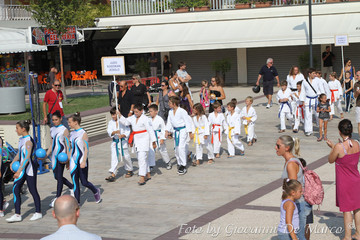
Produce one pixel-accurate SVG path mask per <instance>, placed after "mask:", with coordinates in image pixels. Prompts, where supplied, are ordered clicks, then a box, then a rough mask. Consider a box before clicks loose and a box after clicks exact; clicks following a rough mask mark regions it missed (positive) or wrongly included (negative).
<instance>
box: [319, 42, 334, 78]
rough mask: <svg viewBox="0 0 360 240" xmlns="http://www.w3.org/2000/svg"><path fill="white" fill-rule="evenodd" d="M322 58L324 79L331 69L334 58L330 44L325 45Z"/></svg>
mask: <svg viewBox="0 0 360 240" xmlns="http://www.w3.org/2000/svg"><path fill="white" fill-rule="evenodd" d="M322 60H323V69H324V79H325V80H327V79H326V77H327V76H328V74H329V75H330V74H331V73H332V72H333V71H334V70H333V61H334V60H335V55H334V54H333V53H332V52H331V51H330V46H326V48H325V52H323V53H322Z"/></svg>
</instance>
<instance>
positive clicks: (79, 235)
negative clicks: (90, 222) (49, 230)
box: [41, 195, 101, 240]
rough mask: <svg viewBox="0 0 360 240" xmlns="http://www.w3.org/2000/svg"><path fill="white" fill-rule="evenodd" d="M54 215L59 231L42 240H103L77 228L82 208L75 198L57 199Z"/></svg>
mask: <svg viewBox="0 0 360 240" xmlns="http://www.w3.org/2000/svg"><path fill="white" fill-rule="evenodd" d="M52 215H53V217H54V218H56V219H57V221H58V226H59V229H58V230H57V231H56V232H55V233H53V234H51V235H49V236H47V237H44V238H42V239H41V240H63V239H69V240H71V239H74V240H78V239H87V240H99V239H100V240H101V237H100V236H98V235H95V234H92V233H87V232H85V231H82V230H80V229H79V228H78V227H77V226H76V223H77V220H78V218H79V216H80V208H79V204H78V202H77V200H76V199H75V198H74V197H72V196H70V195H63V196H61V197H59V198H58V199H56V201H55V205H54V210H53V212H52Z"/></svg>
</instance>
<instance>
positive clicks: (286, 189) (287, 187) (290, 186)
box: [281, 178, 301, 200]
mask: <svg viewBox="0 0 360 240" xmlns="http://www.w3.org/2000/svg"><path fill="white" fill-rule="evenodd" d="M299 187H301V183H300V182H299V181H298V180H295V179H289V178H285V179H284V181H283V185H282V189H283V193H282V196H281V199H282V200H285V199H286V198H288V197H289V196H290V194H291V192H292V191H296V190H297V189H298V188H299Z"/></svg>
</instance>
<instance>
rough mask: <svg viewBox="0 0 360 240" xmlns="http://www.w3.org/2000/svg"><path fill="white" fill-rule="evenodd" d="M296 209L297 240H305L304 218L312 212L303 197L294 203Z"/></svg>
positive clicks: (310, 206)
mask: <svg viewBox="0 0 360 240" xmlns="http://www.w3.org/2000/svg"><path fill="white" fill-rule="evenodd" d="M295 203H296V207H297V208H298V211H299V227H300V229H299V232H298V234H297V235H298V238H299V240H305V226H306V218H307V216H308V215H309V214H310V212H311V210H312V205H310V204H309V203H308V202H306V201H305V199H304V197H301V198H300V199H299V200H297V201H296V202H295Z"/></svg>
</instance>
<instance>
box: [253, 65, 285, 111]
mask: <svg viewBox="0 0 360 240" xmlns="http://www.w3.org/2000/svg"><path fill="white" fill-rule="evenodd" d="M273 65H274V60H273V59H272V58H268V59H267V60H266V65H264V66H262V68H261V69H260V72H259V76H258V79H257V82H256V85H257V86H258V85H259V84H260V79H261V77H262V78H263V92H264V95H265V96H266V97H267V99H268V103H267V105H266V108H270V107H271V106H272V95H273V93H274V78H276V81H277V86H278V87H280V80H279V74H278V72H277V70H276V68H275V67H274V66H273Z"/></svg>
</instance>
